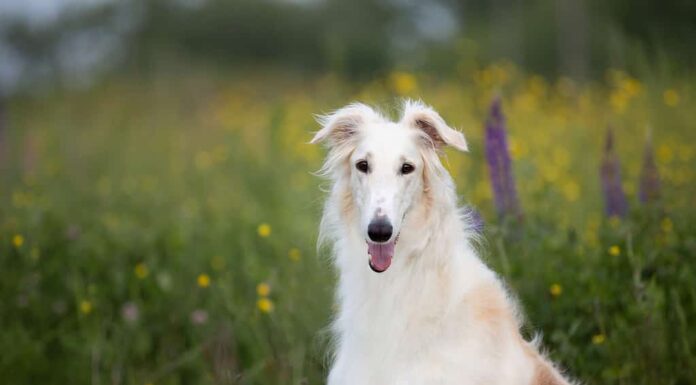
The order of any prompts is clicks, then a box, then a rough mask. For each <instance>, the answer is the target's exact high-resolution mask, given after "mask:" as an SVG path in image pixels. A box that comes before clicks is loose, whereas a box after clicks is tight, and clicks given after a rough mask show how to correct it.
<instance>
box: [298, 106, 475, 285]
mask: <svg viewBox="0 0 696 385" xmlns="http://www.w3.org/2000/svg"><path fill="white" fill-rule="evenodd" d="M319 122H320V124H321V125H322V128H321V130H319V132H317V133H316V135H315V136H314V139H312V142H311V143H317V142H324V143H326V144H327V145H328V147H329V150H330V151H329V154H328V156H327V160H326V163H325V165H324V171H325V172H326V173H328V174H329V175H330V176H331V177H332V178H333V179H335V180H340V181H342V182H343V183H344V184H345V185H346V190H347V191H349V193H350V194H347V195H349V196H347V197H346V199H348V200H349V202H347V203H348V205H349V206H350V207H355V209H356V212H357V216H358V218H357V222H358V223H359V226H360V229H359V232H360V233H361V234H362V235H363V236H364V238H365V241H366V242H367V249H368V250H367V251H368V254H369V256H370V257H369V264H370V267H371V268H372V270H374V271H376V272H383V271H385V270H386V269H387V268H389V266H390V265H391V260H392V257H393V255H394V247H395V245H396V242H397V240H398V238H399V233H400V230H401V225H402V224H403V222H404V218H405V217H406V216H407V215H408V213H409V211H410V210H411V209H412V207H413V206H414V203H415V202H417V201H419V199H420V198H421V197H423V195H424V194H426V193H427V192H428V189H429V188H430V185H429V178H432V173H433V172H443V171H442V170H433V167H439V169H442V166H441V164H440V163H439V160H438V157H437V153H438V151H439V150H440V149H441V148H442V147H443V146H445V145H449V146H452V147H454V148H456V149H458V150H461V151H467V144H466V140H465V139H464V135H463V134H462V133H461V132H459V131H456V130H454V129H452V128H450V127H449V126H448V125H447V124H446V123H445V121H444V120H443V119H442V118H441V117H440V115H439V114H438V113H437V112H435V110H433V109H432V108H430V107H428V106H426V105H424V104H422V103H420V102H412V101H407V102H405V103H404V106H403V110H402V116H401V119H400V121H399V122H392V121H389V120H387V119H386V118H384V117H383V116H382V115H380V114H379V113H377V112H376V111H374V110H373V109H371V108H370V107H368V106H366V105H364V104H351V105H349V106H347V107H344V108H342V109H340V110H338V111H336V112H334V113H332V114H329V115H326V116H321V117H319Z"/></svg>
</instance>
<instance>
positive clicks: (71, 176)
mask: <svg viewBox="0 0 696 385" xmlns="http://www.w3.org/2000/svg"><path fill="white" fill-rule="evenodd" d="M694 20H696V7H694V5H692V4H691V3H689V2H684V1H682V2H679V1H672V2H648V1H643V2H629V1H611V2H607V1H604V2H602V1H596V0H587V1H580V0H559V1H550V0H545V1H542V0H533V1H525V2H522V1H511V0H495V1H453V0H440V1H430V2H420V1H412V0H356V1H351V2H347V1H338V0H292V1H290V0H286V1H270V0H259V1H249V0H238V1H216V0H176V1H174V0H172V1H164V0H140V1H136V0H122V1H110V0H90V1H78V0H61V1H57V0H56V1H52V2H46V1H42V0H24V1H13V0H10V1H3V2H0V170H2V173H0V197H2V198H3V199H2V200H0V330H2V333H0V352H2V353H0V382H2V383H7V384H26V383H42V384H52V383H56V384H65V383H74V384H83V383H84V384H87V383H91V384H107V383H111V384H123V383H127V384H209V383H214V384H236V383H239V384H316V383H323V379H324V378H325V375H326V360H327V355H326V352H327V347H328V338H327V331H326V329H325V327H326V326H327V325H328V323H329V321H330V317H331V312H332V300H331V296H332V284H333V282H334V276H333V272H332V269H331V267H330V261H329V260H328V257H327V256H326V255H325V253H324V252H319V253H317V251H316V250H315V241H316V233H317V226H318V221H319V216H320V211H321V204H322V202H323V193H322V191H321V190H320V188H326V187H327V182H326V181H322V180H320V179H318V178H316V177H314V176H312V175H311V171H314V170H317V169H318V168H319V167H320V164H321V159H322V154H323V152H322V150H321V149H319V148H316V147H314V146H310V145H308V144H307V142H308V140H309V139H310V135H311V134H310V133H311V132H312V131H315V130H316V129H317V125H316V123H315V122H314V118H313V114H316V113H323V112H327V111H331V110H333V109H336V108H338V107H341V106H343V105H345V104H347V103H348V102H351V101H354V100H360V101H363V102H367V103H371V104H374V105H376V106H378V107H380V108H382V109H383V110H384V111H385V112H386V113H387V114H391V115H392V116H393V115H395V114H396V106H397V105H398V100H399V99H401V98H405V97H409V98H422V99H423V100H424V101H426V102H427V103H429V104H431V105H433V106H434V107H435V108H436V109H437V110H438V111H440V112H441V114H442V115H443V117H444V118H445V119H446V120H447V121H448V122H449V123H450V124H451V125H453V126H455V127H458V128H461V129H462V130H463V131H464V133H465V134H466V136H467V138H468V140H469V143H470V147H471V152H470V153H469V154H465V155H462V154H458V153H448V154H447V156H446V157H445V158H443V161H444V163H445V164H446V167H447V168H448V169H449V170H450V172H451V173H452V175H453V176H454V178H455V180H456V182H457V186H458V192H459V193H460V194H461V200H462V203H465V204H470V205H472V206H474V207H475V208H477V209H478V210H479V211H480V212H481V213H482V216H483V218H484V221H485V241H483V243H482V244H481V245H480V249H481V253H482V255H483V256H484V258H485V259H486V261H487V262H488V263H489V264H491V265H492V267H494V269H495V270H496V271H498V272H499V273H500V274H501V275H503V276H504V277H505V278H506V280H507V281H508V282H509V283H510V286H511V288H512V289H513V290H514V291H515V292H516V293H518V295H519V297H520V299H521V302H522V304H523V309H524V311H525V313H526V314H527V319H528V324H527V326H526V327H525V333H526V334H527V335H531V334H532V333H533V332H534V331H541V332H543V333H544V346H546V347H548V348H549V349H550V352H551V353H550V354H551V357H552V358H553V359H554V360H556V361H557V362H559V363H560V364H561V365H562V366H564V367H567V368H568V369H569V373H570V375H572V376H574V377H576V378H578V379H581V380H583V382H584V383H588V384H605V383H616V384H690V383H693V382H694V380H695V379H696V372H695V371H694V370H695V369H694V368H696V333H694V332H693V330H694V322H695V319H696V290H695V289H694V285H693V282H696V271H695V266H694V256H695V254H696V234H695V233H694V224H695V223H696V210H695V209H694V208H695V207H696V201H694V199H695V198H694V197H696V185H695V183H694V177H695V175H694V172H695V171H694V170H696V168H695V166H696V147H695V146H694V144H693V143H694V141H695V140H696V131H695V130H694V129H693V128H694V124H693V122H694V121H696V105H695V103H696V102H695V101H694V92H695V88H696V79H694V73H693V68H694V64H696V63H695V59H696V57H695V53H696V48H694V47H695V46H694V45H693V44H691V43H692V42H693V41H695V40H696V39H695V38H696V36H694V35H695V34H696V32H695V31H696V23H695V22H694ZM496 96H498V97H500V98H501V100H502V108H503V113H504V114H505V117H506V119H507V131H508V134H509V138H508V141H509V142H508V147H509V148H508V150H509V153H510V156H511V158H512V161H513V168H514V174H515V177H516V180H517V190H518V192H519V201H520V205H521V211H522V213H523V214H522V216H523V219H522V221H521V222H517V221H511V220H509V219H504V218H500V217H498V216H497V215H496V212H495V209H494V198H493V196H492V191H491V185H490V181H489V175H488V170H487V169H486V160H485V158H484V124H485V122H486V120H487V119H488V112H489V107H490V103H491V100H493V99H494V98H495V97H496ZM608 127H612V128H613V132H614V138H615V139H614V147H615V150H616V156H617V157H618V159H619V160H620V171H621V187H622V189H623V191H625V194H626V196H627V198H628V206H629V208H630V213H629V214H628V215H627V216H626V217H624V218H621V219H619V218H615V217H614V218H606V217H605V215H604V214H603V212H604V203H603V197H602V187H601V183H600V181H601V179H600V173H599V170H600V166H601V163H602V153H603V146H604V145H605V144H604V138H605V134H606V131H607V128H608ZM647 132H652V139H651V141H649V142H648V141H647V139H646V137H647ZM646 142H647V143H649V144H650V145H651V146H652V147H651V149H650V151H649V153H650V154H654V158H655V161H656V164H657V169H658V171H659V176H660V183H661V189H660V199H659V200H658V201H655V202H650V203H649V204H640V203H639V200H638V195H639V187H638V186H639V179H640V176H641V164H642V161H643V158H644V148H645V146H646Z"/></svg>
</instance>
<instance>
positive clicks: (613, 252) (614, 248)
mask: <svg viewBox="0 0 696 385" xmlns="http://www.w3.org/2000/svg"><path fill="white" fill-rule="evenodd" d="M619 254H621V248H620V247H619V246H617V245H614V246H611V247H610V248H609V255H611V256H612V257H616V256H618V255H619Z"/></svg>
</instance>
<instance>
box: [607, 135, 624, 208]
mask: <svg viewBox="0 0 696 385" xmlns="http://www.w3.org/2000/svg"><path fill="white" fill-rule="evenodd" d="M601 178H602V190H603V192H604V212H605V213H606V215H607V217H621V218H623V217H625V216H626V214H627V213H628V201H626V194H624V191H623V186H621V165H620V164H619V157H618V155H616V152H615V151H614V133H613V132H612V130H611V127H610V128H609V129H608V130H607V137H606V142H605V144H604V157H603V159H602V166H601Z"/></svg>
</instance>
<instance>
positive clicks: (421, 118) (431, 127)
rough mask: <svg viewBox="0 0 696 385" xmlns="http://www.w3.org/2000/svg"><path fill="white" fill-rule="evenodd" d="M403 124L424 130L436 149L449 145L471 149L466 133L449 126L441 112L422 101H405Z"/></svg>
mask: <svg viewBox="0 0 696 385" xmlns="http://www.w3.org/2000/svg"><path fill="white" fill-rule="evenodd" d="M401 124H405V125H407V126H409V127H413V128H416V129H418V130H421V131H423V133H424V134H425V135H426V137H427V138H428V139H429V144H432V146H433V147H434V148H435V149H440V148H442V147H443V146H445V145H449V146H452V147H454V148H456V149H457V150H459V151H469V147H468V146H467V144H466V139H464V134H462V133H461V132H459V131H457V130H455V129H453V128H451V127H450V126H448V125H447V123H445V121H444V120H443V119H442V117H440V114H438V113H437V112H435V110H433V109H432V108H431V107H429V106H427V105H425V104H423V103H422V102H420V101H411V100H407V101H405V102H404V105H403V112H402V115H401Z"/></svg>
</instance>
